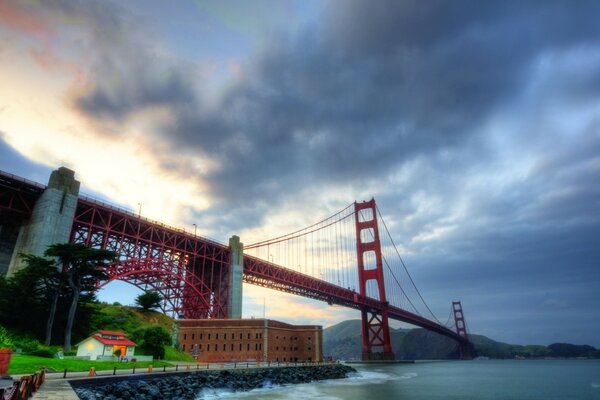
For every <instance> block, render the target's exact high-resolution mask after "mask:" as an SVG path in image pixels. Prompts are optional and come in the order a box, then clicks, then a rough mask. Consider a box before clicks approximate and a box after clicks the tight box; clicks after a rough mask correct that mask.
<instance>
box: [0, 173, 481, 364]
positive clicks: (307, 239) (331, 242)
mask: <svg viewBox="0 0 600 400" xmlns="http://www.w3.org/2000/svg"><path fill="white" fill-rule="evenodd" d="M49 226H51V227H52V229H48V227H49ZM61 227H62V233H61ZM61 235H62V236H61ZM61 239H62V240H61ZM66 241H69V242H71V243H82V244H85V245H87V246H91V247H95V248H102V249H108V250H113V251H115V252H117V253H118V255H119V260H118V262H116V263H114V264H113V265H111V266H110V267H109V268H108V269H107V273H108V275H109V279H108V280H107V281H105V282H101V283H100V285H101V286H102V285H105V284H107V283H109V282H111V281H113V280H122V281H126V282H128V283H131V284H133V285H135V286H137V287H140V288H142V289H144V290H147V289H150V288H151V289H152V290H156V291H158V292H160V293H161V295H162V296H163V298H164V302H163V306H162V311H163V312H165V313H168V314H171V315H173V316H176V317H177V316H179V317H184V318H240V317H241V301H242V299H241V296H242V282H244V283H247V284H252V285H258V286H262V287H266V288H269V289H274V290H279V291H283V292H287V293H291V294H294V295H298V296H304V297H308V298H312V299H316V300H320V301H323V302H326V303H328V304H330V305H333V304H335V305H339V306H343V307H349V308H353V309H356V310H359V311H360V312H361V316H362V351H363V359H365V360H374V359H394V352H393V349H392V346H391V339H390V328H389V321H390V320H397V321H402V322H406V323H409V324H412V325H415V326H419V327H422V328H425V329H427V330H430V331H433V332H437V333H439V334H441V335H444V336H447V337H449V338H451V339H453V340H455V341H456V342H457V343H458V345H459V350H460V355H461V357H462V358H470V357H471V356H472V345H471V343H470V341H469V337H468V333H467V326H466V322H465V319H464V313H463V309H462V305H461V303H460V301H453V302H452V306H451V310H450V316H449V318H448V320H447V321H446V322H444V323H442V322H441V321H440V320H438V319H437V318H436V316H435V315H434V314H433V312H432V311H431V309H430V308H429V307H428V306H427V303H426V302H425V300H424V299H423V296H422V295H421V293H420V292H419V290H418V288H417V286H416V285H415V282H414V281H413V279H412V277H411V276H410V273H409V271H408V269H407V267H406V265H405V263H404V261H403V259H402V257H401V255H400V251H399V249H398V247H397V245H396V244H395V242H394V241H393V239H392V237H391V235H390V232H389V230H388V226H387V225H386V223H385V220H384V219H383V216H382V213H381V212H380V210H379V209H378V208H377V205H376V202H375V200H374V199H371V200H370V201H366V202H354V203H351V204H349V205H348V206H347V207H345V208H344V209H342V210H341V211H339V212H337V213H335V214H333V215H332V216H330V217H328V218H325V219H323V220H321V221H319V222H317V223H315V224H312V225H310V226H308V227H305V228H302V229H299V230H295V231H293V232H291V233H288V234H285V235H281V236H278V237H276V238H273V239H269V240H262V241H258V242H255V243H251V244H249V245H246V246H245V247H244V246H243V245H242V244H241V243H240V240H239V238H238V237H237V236H233V237H232V238H231V239H230V240H229V244H228V245H225V244H222V243H219V242H217V241H213V240H210V239H207V238H204V237H201V236H198V235H196V234H195V232H194V233H191V232H187V231H185V230H182V229H178V228H174V227H170V226H167V225H165V224H163V223H161V222H159V221H153V220H150V219H147V218H144V217H143V216H142V215H141V214H140V213H138V214H136V213H133V212H131V211H128V210H125V209H122V208H120V207H115V206H113V205H110V204H107V203H105V202H101V201H98V200H96V199H94V198H91V197H88V196H83V195H80V194H79V183H78V182H77V181H75V180H74V172H73V171H69V170H67V169H66V168H60V169H59V170H57V171H54V172H53V175H52V176H51V178H50V181H49V183H48V185H47V186H46V185H42V184H39V183H36V182H31V181H28V180H26V179H24V178H21V177H18V176H15V175H12V174H9V173H5V172H1V171H0V272H1V271H3V270H4V273H11V271H12V272H14V271H15V270H17V269H18V268H19V256H18V254H20V253H32V254H39V255H41V254H43V250H44V249H45V248H46V246H47V245H49V244H52V243H60V242H66Z"/></svg>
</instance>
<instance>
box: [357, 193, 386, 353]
mask: <svg viewBox="0 0 600 400" xmlns="http://www.w3.org/2000/svg"><path fill="white" fill-rule="evenodd" d="M354 218H355V223H356V253H357V254H356V255H357V261H358V281H359V290H360V295H361V296H367V284H368V283H369V282H371V281H372V282H373V283H374V284H375V286H376V288H377V293H376V294H377V295H378V297H379V300H380V301H381V302H382V304H384V307H383V309H381V310H379V309H372V308H369V307H362V309H361V313H362V359H363V360H364V361H369V360H394V359H395V355H394V352H393V351H392V345H391V340H390V327H389V322H388V302H387V300H386V296H385V284H384V277H383V262H382V256H381V243H380V241H379V228H378V226H377V207H376V205H375V199H371V200H370V201H365V202H362V203H357V202H355V203H354ZM370 286H371V287H372V286H373V285H370ZM372 295H373V294H372ZM373 348H376V349H380V350H381V351H380V352H374V351H373Z"/></svg>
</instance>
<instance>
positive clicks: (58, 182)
mask: <svg viewBox="0 0 600 400" xmlns="http://www.w3.org/2000/svg"><path fill="white" fill-rule="evenodd" d="M78 195H79V181H77V180H75V172H74V171H71V170H70V169H68V168H65V167H60V168H59V169H58V170H55V171H52V174H51V175H50V180H49V181H48V187H47V188H46V190H44V193H42V196H41V197H40V198H39V199H38V200H37V201H36V203H35V206H34V207H33V211H32V214H31V219H30V220H29V221H28V222H26V223H25V224H24V225H23V226H21V229H20V231H19V236H18V238H17V242H16V244H15V249H14V251H13V254H12V257H11V261H10V265H9V267H8V275H12V274H14V273H15V272H16V271H18V270H19V269H21V268H22V267H23V263H22V260H21V257H20V256H19V254H20V253H27V254H34V255H36V256H42V255H43V254H44V252H45V251H46V248H47V247H48V246H49V245H51V244H56V243H67V242H68V241H69V235H70V233H71V228H72V226H73V217H74V216H75V209H76V208H77V197H78Z"/></svg>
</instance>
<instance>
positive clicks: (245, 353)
mask: <svg viewBox="0 0 600 400" xmlns="http://www.w3.org/2000/svg"><path fill="white" fill-rule="evenodd" d="M178 325H179V336H178V339H179V349H180V350H182V351H184V352H186V353H190V354H192V355H193V356H194V357H195V358H196V359H197V360H198V362H229V361H239V362H242V361H280V362H295V361H298V362H301V361H302V362H306V361H322V360H323V328H322V327H321V326H318V325H290V324H286V323H283V322H279V321H273V320H270V319H182V320H179V321H178Z"/></svg>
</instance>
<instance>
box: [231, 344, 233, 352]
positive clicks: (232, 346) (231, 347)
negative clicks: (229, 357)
mask: <svg viewBox="0 0 600 400" xmlns="http://www.w3.org/2000/svg"><path fill="white" fill-rule="evenodd" d="M231 351H233V343H231Z"/></svg>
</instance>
